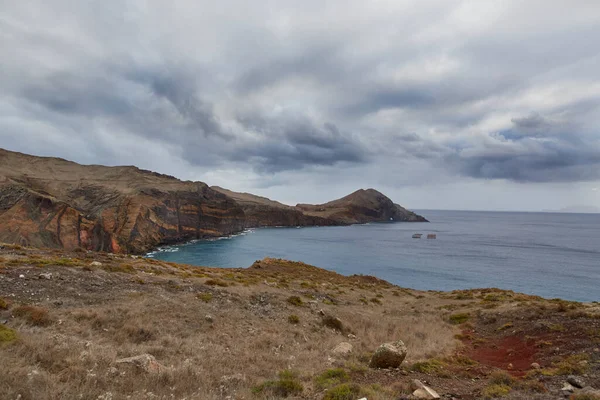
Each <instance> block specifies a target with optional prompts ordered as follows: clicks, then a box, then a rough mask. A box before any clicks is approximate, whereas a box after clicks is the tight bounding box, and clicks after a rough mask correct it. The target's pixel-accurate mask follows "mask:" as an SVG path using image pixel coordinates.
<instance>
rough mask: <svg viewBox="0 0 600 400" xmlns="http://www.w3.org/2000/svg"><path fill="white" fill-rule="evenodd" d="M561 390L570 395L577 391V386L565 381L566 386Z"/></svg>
mask: <svg viewBox="0 0 600 400" xmlns="http://www.w3.org/2000/svg"><path fill="white" fill-rule="evenodd" d="M560 390H561V392H562V393H563V394H564V395H565V396H570V395H571V393H573V392H574V391H575V387H574V386H572V385H571V384H570V383H567V382H565V384H564V386H563V387H562V389H560Z"/></svg>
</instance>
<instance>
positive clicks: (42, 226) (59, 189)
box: [0, 149, 426, 253]
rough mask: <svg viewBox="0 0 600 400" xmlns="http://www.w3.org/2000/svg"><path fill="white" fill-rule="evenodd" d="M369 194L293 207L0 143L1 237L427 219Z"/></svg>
mask: <svg viewBox="0 0 600 400" xmlns="http://www.w3.org/2000/svg"><path fill="white" fill-rule="evenodd" d="M361 190H362V189H361ZM361 190H359V191H356V192H354V193H352V194H350V195H348V196H346V197H343V198H342V199H338V200H334V201H331V202H329V203H325V204H323V205H316V206H313V205H297V206H295V207H293V206H287V205H285V204H282V203H279V202H276V201H274V200H270V199H268V198H266V197H261V196H256V195H253V194H250V193H237V192H233V191H231V190H228V189H224V188H220V187H218V186H213V187H210V186H208V185H207V184H206V183H204V182H192V181H182V180H179V179H177V178H176V177H173V176H170V175H165V174H160V173H156V172H152V171H148V170H144V169H140V168H138V167H135V166H114V167H109V166H103V165H81V164H77V163H75V162H72V161H68V160H65V159H61V158H55V157H37V156H32V155H27V154H23V153H17V152H12V151H8V150H3V149H0V241H4V242H8V243H16V244H22V245H27V246H35V247H50V248H65V249H74V248H78V247H80V248H83V249H87V250H97V251H108V252H115V253H144V252H147V251H150V250H152V249H154V248H156V247H157V246H159V245H162V244H172V243H180V242H184V241H188V240H192V239H201V238H210V237H217V236H224V235H230V234H234V233H237V232H240V231H242V230H244V229H246V228H251V227H265V226H332V225H347V224H352V223H364V222H375V221H388V220H390V219H392V220H394V221H426V220H425V218H423V217H421V216H418V215H417V214H414V213H412V212H410V211H408V210H406V209H404V208H402V207H401V206H399V205H397V204H394V203H393V202H392V201H391V200H390V199H388V198H387V197H386V196H384V195H383V194H381V193H379V192H377V191H375V190H373V189H369V190H367V191H364V190H362V191H361ZM353 195H354V196H353ZM349 196H350V201H349V200H348V198H349ZM352 196H353V197H352Z"/></svg>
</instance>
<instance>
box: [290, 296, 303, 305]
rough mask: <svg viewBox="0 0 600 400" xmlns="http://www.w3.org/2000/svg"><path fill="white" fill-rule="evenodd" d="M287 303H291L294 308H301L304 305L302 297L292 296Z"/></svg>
mask: <svg viewBox="0 0 600 400" xmlns="http://www.w3.org/2000/svg"><path fill="white" fill-rule="evenodd" d="M287 302H288V303H290V304H291V305H293V306H298V307H300V306H302V304H304V303H303V302H302V299H301V298H300V297H298V296H290V297H288V299H287Z"/></svg>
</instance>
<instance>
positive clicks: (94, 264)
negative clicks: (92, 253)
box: [90, 261, 102, 267]
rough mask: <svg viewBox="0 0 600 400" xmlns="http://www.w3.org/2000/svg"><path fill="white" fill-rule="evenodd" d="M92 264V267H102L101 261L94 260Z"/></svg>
mask: <svg viewBox="0 0 600 400" xmlns="http://www.w3.org/2000/svg"><path fill="white" fill-rule="evenodd" d="M90 266H92V267H101V266H102V263H101V262H100V261H92V262H91V263H90Z"/></svg>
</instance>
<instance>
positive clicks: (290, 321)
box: [288, 314, 300, 324]
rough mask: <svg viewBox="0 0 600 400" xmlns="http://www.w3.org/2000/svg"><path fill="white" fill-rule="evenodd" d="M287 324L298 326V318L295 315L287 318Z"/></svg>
mask: <svg viewBox="0 0 600 400" xmlns="http://www.w3.org/2000/svg"><path fill="white" fill-rule="evenodd" d="M288 322H289V323H290V324H298V323H300V317H298V316H297V315H296V314H292V315H290V316H289V317H288Z"/></svg>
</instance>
